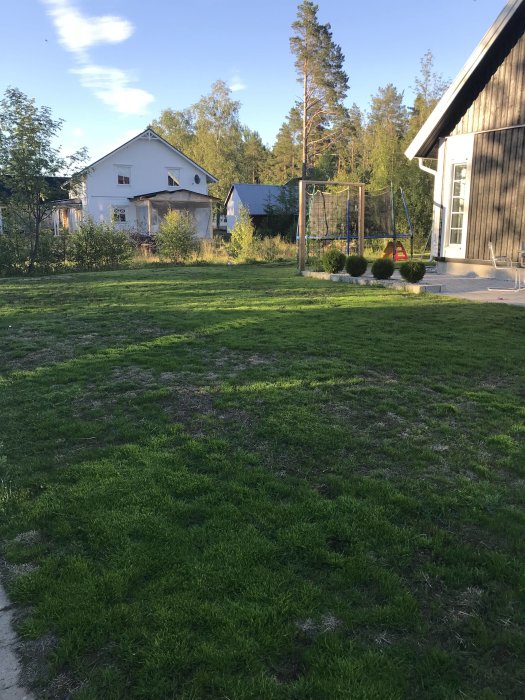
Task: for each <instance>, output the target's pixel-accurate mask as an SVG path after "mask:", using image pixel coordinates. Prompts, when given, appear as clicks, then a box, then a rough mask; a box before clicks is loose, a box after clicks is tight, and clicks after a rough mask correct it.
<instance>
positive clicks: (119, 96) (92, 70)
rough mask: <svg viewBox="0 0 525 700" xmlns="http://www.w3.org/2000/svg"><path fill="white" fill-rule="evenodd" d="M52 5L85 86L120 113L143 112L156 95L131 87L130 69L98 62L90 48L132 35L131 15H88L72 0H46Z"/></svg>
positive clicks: (63, 41) (50, 8)
mask: <svg viewBox="0 0 525 700" xmlns="http://www.w3.org/2000/svg"><path fill="white" fill-rule="evenodd" d="M42 2H43V3H44V4H45V5H47V7H48V14H49V15H50V16H51V18H52V20H53V23H54V25H55V28H56V30H57V33H58V38H59V41H60V43H61V44H62V45H63V46H64V47H65V48H66V49H67V50H68V51H70V52H71V53H72V54H73V55H74V56H75V58H76V62H77V64H79V65H80V67H79V68H74V69H72V70H71V72H72V73H75V74H76V75H78V76H79V77H80V83H81V85H82V86H83V87H85V88H88V89H89V90H91V91H92V92H93V93H94V95H95V96H96V97H98V99H99V100H101V101H102V102H104V104H106V105H108V107H110V108H111V109H113V110H114V111H116V112H119V113H120V114H143V113H144V112H145V111H146V108H147V107H148V105H149V104H150V103H151V102H153V100H154V99H155V98H154V96H153V95H152V94H150V93H149V92H147V91H146V90H142V89H141V88H135V87H130V83H131V82H132V80H133V78H132V76H131V74H130V73H129V72H128V71H124V70H121V69H119V68H110V67H105V66H97V65H95V64H94V63H93V62H92V61H91V59H90V56H89V54H88V51H87V49H89V48H90V47H92V46H95V45H96V44H104V43H106V44H107V43H109V44H118V43H120V42H122V41H126V39H129V37H130V36H131V35H132V33H133V31H134V27H133V25H132V24H131V22H129V21H128V20H127V19H124V18H122V17H114V16H110V15H104V16H100V17H87V16H85V15H83V14H82V13H81V12H80V11H79V10H78V9H77V8H76V7H75V6H74V4H73V2H72V0H42Z"/></svg>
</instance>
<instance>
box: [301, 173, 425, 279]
mask: <svg viewBox="0 0 525 700" xmlns="http://www.w3.org/2000/svg"><path fill="white" fill-rule="evenodd" d="M399 189H400V194H401V201H402V203H403V209H404V212H405V216H406V220H407V224H408V230H409V233H400V232H398V231H397V228H396V213H395V202H394V190H393V187H392V186H391V187H390V188H387V189H384V190H382V191H380V192H366V191H365V185H364V184H363V183H360V182H358V183H355V182H324V181H320V180H301V181H300V182H299V225H298V230H299V236H298V241H299V269H300V270H304V269H305V267H306V261H307V259H308V256H309V255H312V254H317V255H319V254H320V253H321V252H322V250H323V247H324V246H325V245H326V244H327V243H328V244H331V243H332V242H333V241H343V242H346V245H345V248H346V254H347V255H350V253H351V252H352V251H353V250H355V252H357V253H358V254H359V255H363V254H364V248H365V241H373V240H375V241H380V240H386V241H388V242H387V244H386V246H385V248H384V250H383V257H391V258H392V259H393V260H395V261H397V260H408V254H407V251H406V248H405V246H404V245H403V239H409V240H410V257H412V256H413V253H414V231H413V228H412V222H411V220H410V214H409V211H408V206H407V203H406V198H405V194H404V192H403V189H402V188H399ZM343 245H344V243H343Z"/></svg>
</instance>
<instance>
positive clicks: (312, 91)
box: [151, 0, 447, 238]
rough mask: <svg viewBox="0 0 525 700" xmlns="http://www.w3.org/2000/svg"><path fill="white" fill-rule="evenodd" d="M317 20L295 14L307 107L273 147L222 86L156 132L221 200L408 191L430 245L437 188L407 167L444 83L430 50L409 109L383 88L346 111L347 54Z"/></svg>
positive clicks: (307, 11)
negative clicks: (319, 186)
mask: <svg viewBox="0 0 525 700" xmlns="http://www.w3.org/2000/svg"><path fill="white" fill-rule="evenodd" d="M317 12H318V7H317V5H315V4H314V3H313V2H311V1H310V0H303V2H301V3H300V4H299V6H298V8H297V19H296V21H295V22H294V23H293V25H292V32H293V33H292V36H291V37H290V49H291V52H292V54H293V56H294V58H295V68H296V72H297V79H298V81H299V82H300V84H301V86H302V99H301V100H300V101H299V102H296V103H295V104H293V105H291V107H290V111H289V113H288V114H287V115H286V117H285V118H284V121H283V123H282V125H281V127H280V129H279V132H278V134H277V137H276V139H275V142H274V144H273V146H272V147H271V148H269V147H267V146H265V144H264V143H263V141H262V139H261V137H260V135H259V134H258V132H257V131H253V130H252V129H250V128H249V127H247V126H245V125H243V124H242V123H241V120H240V116H239V110H240V106H241V105H240V103H239V102H238V101H237V100H234V99H233V98H232V95H231V91H230V90H229V88H228V86H227V85H226V83H224V82H223V81H220V80H219V81H217V82H216V83H214V84H213V85H212V86H211V90H210V93H209V94H208V95H205V96H203V97H201V99H200V100H199V101H198V102H196V103H195V104H194V105H191V106H190V107H188V108H186V109H183V110H173V109H165V110H164V111H163V112H162V113H161V114H160V116H159V117H158V119H156V120H154V121H153V122H152V124H151V126H152V128H153V129H155V130H156V131H157V132H158V133H159V134H160V135H161V136H163V137H164V138H165V139H166V140H167V141H169V142H170V143H172V144H173V145H175V146H176V147H177V148H179V149H180V150H182V151H183V152H184V153H186V154H187V155H188V156H190V157H191V158H193V159H194V160H195V161H197V162H198V163H199V164H201V165H202V166H203V167H204V168H206V169H207V170H209V171H210V172H212V173H213V174H214V175H215V176H216V177H218V179H219V182H218V183H217V184H216V185H214V186H213V188H211V191H212V194H214V195H215V196H217V197H219V198H221V199H224V198H225V196H226V194H227V192H228V189H229V187H230V186H231V184H232V183H233V182H247V183H271V184H284V183H286V182H288V181H290V180H291V179H293V178H297V177H306V178H309V179H319V180H337V181H349V182H364V183H365V184H367V185H368V187H369V189H370V190H372V191H380V190H381V189H383V188H386V187H390V185H391V184H392V186H393V188H394V190H395V191H398V190H399V187H403V190H404V193H405V196H406V199H407V203H408V207H409V211H410V215H411V219H412V222H413V225H414V228H415V230H416V234H418V233H419V236H420V238H421V237H425V236H426V234H427V233H428V231H429V230H430V225H431V218H432V187H433V182H432V179H431V178H430V177H429V176H428V175H427V174H426V173H424V172H422V171H421V170H420V169H419V168H418V166H417V164H416V163H412V162H409V161H408V160H407V159H406V157H405V156H404V150H405V148H406V147H407V145H408V144H409V143H410V141H411V140H412V139H413V138H414V136H415V134H416V133H417V131H418V130H419V129H420V127H421V125H422V124H423V122H424V121H425V120H426V118H427V117H428V115H429V114H430V112H431V111H432V109H433V108H434V106H435V105H436V103H437V101H438V100H439V98H440V97H441V95H442V94H443V92H444V91H445V89H446V87H447V83H446V82H445V81H444V80H443V79H442V77H441V76H440V75H439V74H438V73H437V72H436V70H435V68H434V59H433V56H432V53H431V52H430V51H427V53H425V55H424V56H423V57H422V59H421V63H420V67H419V72H418V74H417V75H416V76H415V85H414V87H415V93H416V95H415V98H414V101H413V103H412V104H411V105H407V104H405V101H404V94H403V92H402V91H400V90H399V89H398V88H397V87H396V86H395V85H393V84H392V83H389V84H387V85H384V86H380V87H378V89H377V91H376V93H375V94H374V95H373V96H372V98H371V101H370V105H369V107H368V109H366V110H362V109H361V108H359V107H358V106H357V105H356V104H353V105H351V106H350V107H347V106H345V99H346V96H347V92H348V88H349V80H348V76H347V75H346V73H345V72H344V70H343V63H344V55H343V52H342V50H341V48H340V47H339V46H338V45H337V44H336V43H335V42H334V39H333V35H332V28H331V26H330V24H321V23H320V22H319V20H318V18H317ZM399 206H400V205H399ZM401 226H403V224H401Z"/></svg>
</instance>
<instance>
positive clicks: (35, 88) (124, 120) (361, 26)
mask: <svg viewBox="0 0 525 700" xmlns="http://www.w3.org/2000/svg"><path fill="white" fill-rule="evenodd" d="M317 4H318V5H319V12H318V18H319V20H320V21H321V22H323V23H324V22H330V23H331V25H332V31H333V36H334V40H335V41H336V42H337V43H338V44H339V45H340V46H341V48H342V50H343V53H344V54H345V57H346V71H347V73H348V75H349V79H350V91H349V95H348V104H349V105H350V104H352V103H353V102H356V103H357V104H358V105H359V106H360V107H361V108H362V109H366V108H367V107H368V105H369V102H370V97H371V95H373V94H374V93H375V92H377V89H378V88H379V87H380V86H383V85H386V84H387V83H389V82H391V83H394V85H395V86H396V87H397V88H398V89H399V90H402V91H404V94H405V101H406V102H407V103H408V104H409V103H410V102H411V100H412V97H413V93H412V90H411V86H412V85H414V79H415V76H416V75H417V73H418V70H419V62H420V59H421V57H422V56H423V54H424V53H425V51H426V50H427V49H430V50H431V51H432V52H433V54H434V58H435V66H436V70H437V71H438V72H439V73H442V75H443V77H445V78H453V77H454V76H455V74H456V73H457V72H458V71H459V69H460V68H461V67H462V65H463V64H464V62H465V61H466V59H467V58H468V56H469V55H470V53H471V52H472V50H473V49H474V47H475V46H476V44H477V43H478V42H479V40H480V39H481V38H482V36H483V34H484V33H485V31H486V30H487V29H488V28H489V26H490V24H491V23H492V22H493V20H494V19H495V18H496V16H497V15H498V13H499V12H500V10H501V9H502V8H503V6H504V4H505V2H504V0H438V1H436V0H399V2H397V3H393V2H391V0H369V1H368V2H362V1H361V0H359V1H358V0H318V3H317ZM296 9H297V2H296V1H295V0H265V1H263V2H250V1H249V0H244V1H242V0H199V2H193V3H191V2H177V1H176V0H172V1H169V2H166V1H164V0H157V2H155V3H147V2H145V1H144V0H140V1H139V0H18V2H17V1H16V0H5V4H4V5H3V7H2V32H1V34H2V40H1V41H0V66H2V70H1V72H0V93H1V94H3V93H4V91H5V88H6V87H8V86H14V87H17V88H19V89H20V90H22V91H23V92H25V93H26V94H27V95H29V96H30V97H33V98H35V100H36V102H37V104H39V105H47V106H48V107H50V108H51V110H52V112H53V116H54V117H57V118H58V117H60V118H62V119H64V122H65V123H64V126H63V130H62V133H61V142H62V146H63V148H64V151H65V152H72V151H73V150H76V149H77V148H79V147H81V146H87V147H88V149H89V154H90V160H95V159H96V158H98V157H100V156H102V155H104V153H107V152H108V151H109V150H111V149H112V148H114V147H116V146H118V145H119V144H120V143H122V142H124V141H126V140H127V139H129V138H131V137H132V136H133V135H135V134H136V133H138V132H140V131H141V130H143V129H144V128H145V127H146V126H147V124H148V123H149V121H151V120H152V119H154V118H156V117H157V116H158V115H159V114H160V112H161V110H162V109H164V108H166V107H171V108H173V109H182V108H184V107H188V106H189V105H190V104H192V103H194V102H196V101H197V100H198V99H199V97H200V96H201V95H203V94H206V93H208V92H209V90H210V86H211V84H212V83H213V82H214V81H215V80H217V79H222V80H224V81H225V82H226V83H228V84H229V85H230V86H231V88H232V90H233V91H234V92H233V95H234V97H235V98H236V99H238V100H239V101H240V102H241V103H242V107H241V120H242V122H243V123H244V124H246V125H247V126H249V127H250V128H251V129H254V130H256V131H258V132H259V133H260V134H261V136H262V138H263V140H264V141H265V142H266V143H267V144H268V145H271V144H272V143H273V140H274V138H275V135H276V133H277V131H278V129H279V127H280V125H281V124H282V122H283V120H284V118H285V116H286V114H287V113H288V111H289V109H290V107H291V106H292V105H293V103H294V101H295V100H296V99H297V98H298V97H299V94H300V88H299V85H298V83H297V82H296V76H295V72H294V67H293V57H292V56H291V54H290V51H289V41H288V40H289V36H290V33H291V30H290V25H291V23H292V22H293V20H294V19H295V15H296Z"/></svg>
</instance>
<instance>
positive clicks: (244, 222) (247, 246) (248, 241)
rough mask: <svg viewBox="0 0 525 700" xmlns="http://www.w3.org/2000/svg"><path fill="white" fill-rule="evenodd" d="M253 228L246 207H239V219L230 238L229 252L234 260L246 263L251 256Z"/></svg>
mask: <svg viewBox="0 0 525 700" xmlns="http://www.w3.org/2000/svg"><path fill="white" fill-rule="evenodd" d="M254 235H255V228H254V226H253V221H252V217H251V216H250V212H249V211H248V209H246V207H243V206H241V209H240V213H239V218H238V219H237V221H236V222H235V224H234V226H233V228H232V231H231V236H230V244H229V250H230V253H231V255H232V257H233V258H235V259H236V260H239V262H241V261H246V260H249V259H250V258H251V257H252V256H253V252H254V251H253V241H254Z"/></svg>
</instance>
